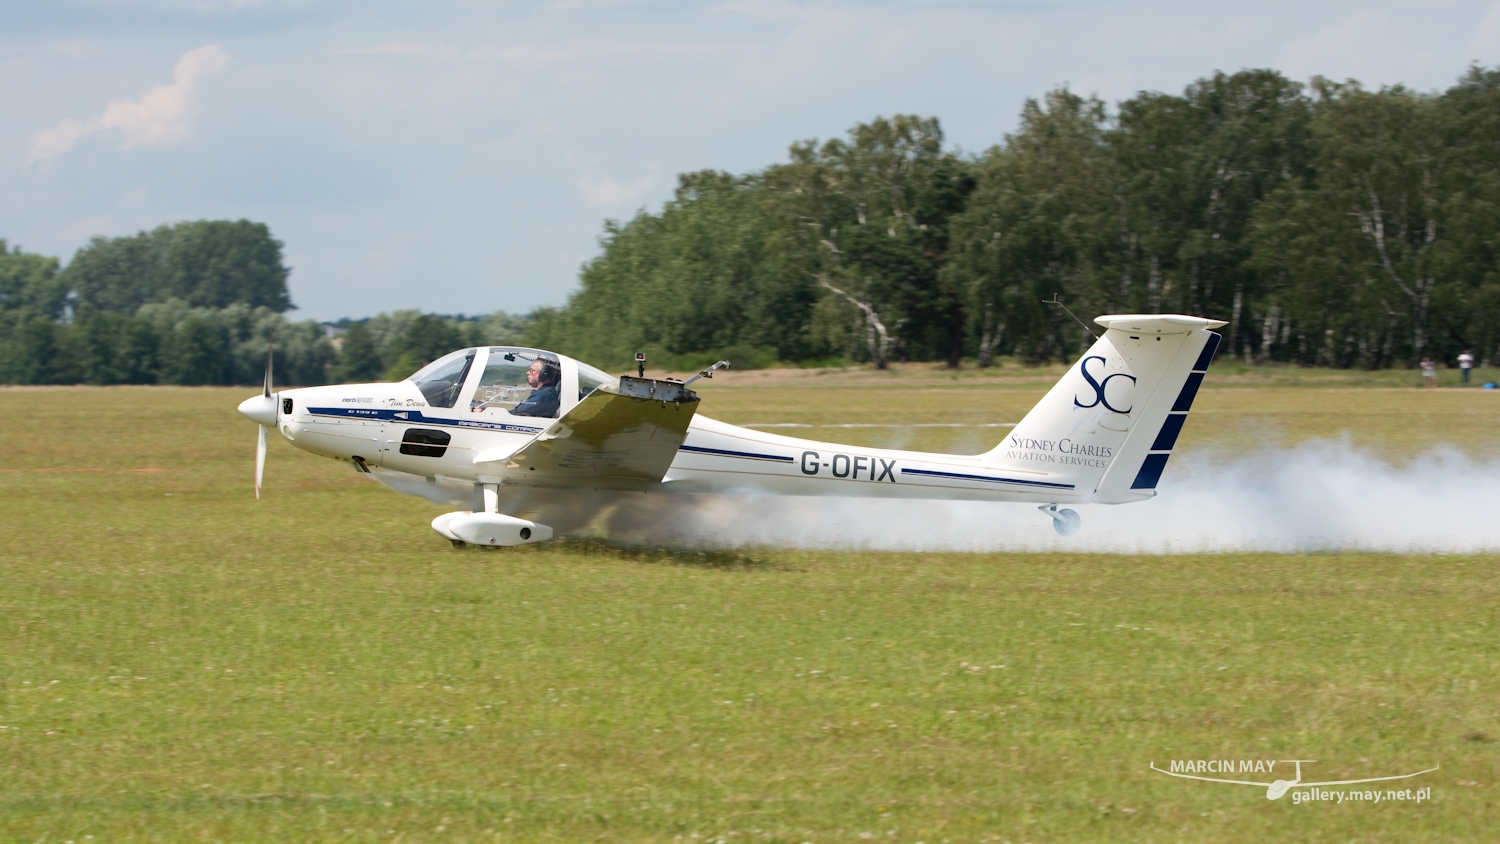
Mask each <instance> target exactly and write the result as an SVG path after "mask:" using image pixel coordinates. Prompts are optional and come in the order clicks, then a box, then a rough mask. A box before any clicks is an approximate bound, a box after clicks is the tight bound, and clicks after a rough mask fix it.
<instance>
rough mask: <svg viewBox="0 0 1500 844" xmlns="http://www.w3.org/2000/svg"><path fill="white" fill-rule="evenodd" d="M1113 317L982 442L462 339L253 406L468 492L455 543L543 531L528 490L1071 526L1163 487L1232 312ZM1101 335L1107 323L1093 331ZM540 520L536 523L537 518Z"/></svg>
mask: <svg viewBox="0 0 1500 844" xmlns="http://www.w3.org/2000/svg"><path fill="white" fill-rule="evenodd" d="M1094 321H1095V323H1097V324H1098V325H1099V326H1101V327H1103V329H1104V331H1103V332H1102V334H1100V335H1098V336H1097V338H1096V341H1095V343H1094V344H1093V345H1092V346H1091V347H1090V348H1089V349H1088V351H1086V352H1085V353H1084V354H1083V355H1082V356H1080V357H1079V359H1078V360H1077V361H1076V362H1075V363H1074V364H1073V365H1072V367H1070V368H1069V370H1068V371H1067V373H1066V374H1064V375H1063V376H1062V378H1061V379H1060V380H1059V381H1058V382H1057V383H1056V384H1055V385H1054V386H1053V387H1052V389H1051V390H1050V391H1049V392H1048V393H1047V395H1046V396H1045V397H1043V398H1042V400H1041V401H1040V402H1038V403H1037V404H1036V406H1035V407H1034V408H1032V410H1031V411H1030V412H1029V413H1027V414H1026V416H1025V418H1023V419H1022V420H1021V421H1020V422H1019V423H1017V424H1016V425H1015V427H1014V428H1013V429H1012V430H1011V433H1010V435H1009V436H1007V437H1006V438H1005V441H1004V442H1002V443H1000V444H999V445H998V446H996V447H995V448H993V449H992V450H990V451H988V452H985V453H983V454H977V455H962V454H937V453H927V452H914V451H900V450H893V449H880V448H864V447H860V446H850V445H842V444H837V443H827V442H817V441H814V440H807V439H800V438H796V437H788V436H781V435H778V434H773V433H767V432H763V431H758V430H752V429H749V428H744V427H740V426H737V425H731V424H728V423H725V422H720V421H718V420H715V419H710V418H708V417H706V416H703V415H701V414H699V413H698V412H697V411H698V406H699V404H700V399H699V397H698V394H697V393H695V392H694V391H693V390H691V389H690V386H691V384H692V383H693V382H695V381H697V380H698V379H699V378H712V377H713V372H714V371H715V370H716V369H718V368H720V367H727V366H728V365H729V364H728V363H727V362H725V361H720V362H719V363H717V364H715V365H714V366H712V367H709V368H708V369H705V370H703V371H702V372H700V373H699V374H698V375H696V376H693V377H692V378H689V379H687V380H686V381H677V380H671V379H656V378H647V377H645V368H644V363H645V356H644V355H641V354H637V355H636V360H637V367H636V375H634V376H631V375H621V376H619V377H615V376H611V375H608V374H606V373H605V372H603V371H602V370H599V369H597V368H595V367H593V366H590V365H588V364H586V363H584V362H583V361H579V360H574V359H573V358H570V357H567V356H566V355H560V354H555V353H553V352H548V351H545V350H541V349H529V348H522V347H515V346H481V347H475V348H468V349H460V350H458V351H455V352H452V353H450V354H448V355H445V356H443V357H440V358H438V359H437V360H435V361H433V362H432V363H429V364H428V365H426V366H424V367H422V368H421V369H420V370H418V371H417V372H416V373H414V374H413V375H412V376H411V377H409V378H407V379H406V380H404V381H397V382H393V383H373V384H340V385H334V386H323V387H302V388H297V389H290V390H279V391H277V390H274V389H273V385H272V379H271V362H270V359H269V356H268V359H267V365H266V375H265V381H264V384H263V386H262V392H261V395H258V396H254V397H252V398H249V399H246V400H245V401H244V402H243V403H241V404H240V406H239V412H240V413H242V414H244V415H245V416H246V417H247V418H249V419H250V420H251V421H252V422H256V423H257V424H259V425H260V439H259V444H258V447H257V450H256V458H255V494H256V497H257V498H259V497H260V492H261V483H262V480H263V475H264V471H265V458H266V441H267V435H268V432H269V431H271V430H275V431H276V432H277V433H278V434H279V435H280V436H281V437H282V438H283V439H285V440H286V441H287V442H289V443H291V444H292V445H293V446H294V447H296V448H299V449H302V450H304V451H308V452H311V453H313V454H318V455H322V456H324V457H329V458H333V459H335V460H339V461H343V462H345V463H348V464H350V465H351V466H352V467H353V468H354V470H355V471H357V472H362V473H367V474H372V475H374V476H376V478H377V479H378V480H382V481H384V482H385V483H387V484H388V485H390V486H392V487H393V488H396V489H398V490H400V491H404V492H412V493H415V494H420V495H423V496H425V497H428V498H430V499H432V500H434V501H469V502H471V503H470V506H469V509H466V510H456V511H453V512H448V513H444V514H443V515H441V516H438V517H437V518H436V519H434V520H433V522H432V528H433V530H435V531H437V533H439V534H440V535H442V536H443V537H444V538H446V539H448V540H449V541H450V542H452V543H453V545H454V546H455V547H464V546H466V545H477V546H484V547H490V548H495V547H506V546H516V545H523V544H530V543H536V542H543V541H546V540H548V539H551V538H552V537H553V536H554V533H555V532H554V530H553V527H552V526H549V525H548V524H544V523H542V522H541V521H539V520H538V519H539V518H541V517H542V515H545V514H539V513H538V512H536V511H535V508H534V507H532V505H531V504H529V503H528V500H529V499H528V496H527V493H528V492H536V491H543V490H546V491H550V493H549V494H551V495H553V496H557V495H561V496H563V497H569V496H572V497H573V498H574V499H576V500H582V499H583V498H584V497H586V496H583V495H582V493H591V492H595V491H613V492H635V493H652V494H656V493H704V492H712V493H760V494H778V495H832V496H863V497H879V498H921V499H950V500H970V501H995V502H1022V503H1032V504H1037V505H1039V506H1038V509H1039V510H1041V511H1042V512H1043V513H1045V514H1046V515H1047V516H1048V517H1050V518H1051V519H1052V523H1053V527H1054V528H1055V529H1056V530H1057V532H1058V533H1059V534H1062V535H1063V536H1071V535H1073V534H1075V533H1077V532H1078V530H1079V529H1080V527H1081V524H1082V519H1081V517H1080V516H1079V515H1078V513H1077V511H1075V510H1073V509H1071V507H1066V506H1063V505H1075V506H1076V505H1079V504H1086V503H1095V504H1125V503H1130V502H1136V501H1146V500H1149V499H1151V498H1152V497H1154V496H1155V495H1156V487H1157V484H1158V482H1159V481H1160V480H1161V476H1162V471H1163V469H1164V468H1165V467H1166V464H1167V460H1168V458H1169V457H1170V455H1171V453H1172V450H1173V448H1174V447H1175V445H1176V443H1177V438H1178V435H1179V434H1180V433H1181V431H1182V426H1183V423H1184V421H1185V420H1186V418H1187V414H1188V411H1189V410H1190V409H1191V407H1192V404H1193V398H1194V396H1196V395H1197V392H1198V388H1199V386H1200V385H1201V384H1202V382H1203V377H1204V374H1205V372H1206V371H1207V369H1208V365H1209V363H1210V362H1211V361H1212V360H1213V357H1214V352H1215V351H1216V350H1217V349H1218V347H1219V341H1220V335H1218V334H1216V333H1214V332H1213V330H1212V329H1215V328H1219V327H1221V326H1223V325H1225V323H1224V322H1223V321H1221V320H1214V319H1206V318H1203V317H1196V316H1183V315H1178V314H1111V315H1105V316H1100V317H1098V318H1096V319H1095V320H1094ZM1090 333H1093V332H1092V331H1090ZM525 516H530V518H524V517H525Z"/></svg>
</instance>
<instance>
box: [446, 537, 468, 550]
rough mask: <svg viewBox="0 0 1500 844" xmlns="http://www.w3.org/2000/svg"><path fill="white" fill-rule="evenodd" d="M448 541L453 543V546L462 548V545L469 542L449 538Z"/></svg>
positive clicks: (464, 545)
mask: <svg viewBox="0 0 1500 844" xmlns="http://www.w3.org/2000/svg"><path fill="white" fill-rule="evenodd" d="M448 541H449V542H452V543H453V547H454V548H463V547H466V546H467V545H468V544H469V543H467V542H465V541H463V540H462V539H450V540H448Z"/></svg>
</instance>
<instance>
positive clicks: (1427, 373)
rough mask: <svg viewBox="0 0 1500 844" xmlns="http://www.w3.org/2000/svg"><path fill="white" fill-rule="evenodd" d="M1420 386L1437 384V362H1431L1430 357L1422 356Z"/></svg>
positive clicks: (1434, 385)
mask: <svg viewBox="0 0 1500 844" xmlns="http://www.w3.org/2000/svg"><path fill="white" fill-rule="evenodd" d="M1422 386H1424V387H1436V386H1437V364H1435V363H1433V362H1432V358H1422Z"/></svg>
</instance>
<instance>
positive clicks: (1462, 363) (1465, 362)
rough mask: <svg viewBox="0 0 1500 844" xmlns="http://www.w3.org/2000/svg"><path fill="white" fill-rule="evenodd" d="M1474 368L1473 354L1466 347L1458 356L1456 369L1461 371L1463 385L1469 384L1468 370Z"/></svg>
mask: <svg viewBox="0 0 1500 844" xmlns="http://www.w3.org/2000/svg"><path fill="white" fill-rule="evenodd" d="M1473 368H1474V355H1473V354H1471V353H1470V352H1469V350H1468V349H1464V353H1463V354H1461V355H1459V356H1458V371H1459V372H1460V373H1462V377H1463V385H1464V386H1465V387H1467V386H1469V370H1471V369H1473Z"/></svg>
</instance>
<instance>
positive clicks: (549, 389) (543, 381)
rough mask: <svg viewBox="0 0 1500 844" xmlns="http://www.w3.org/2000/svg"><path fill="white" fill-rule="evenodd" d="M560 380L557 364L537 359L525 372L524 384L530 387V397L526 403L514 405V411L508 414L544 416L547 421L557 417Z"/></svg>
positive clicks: (560, 373)
mask: <svg viewBox="0 0 1500 844" xmlns="http://www.w3.org/2000/svg"><path fill="white" fill-rule="evenodd" d="M561 380H562V372H561V371H560V370H559V369H558V367H557V362H556V361H552V360H548V359H546V358H537V359H536V360H534V361H532V362H531V368H530V369H528V370H526V383H527V384H529V385H531V395H530V396H528V397H527V398H526V401H523V402H521V403H520V404H518V405H516V409H515V410H512V411H511V412H510V413H511V415H512V416H544V417H546V418H548V419H551V418H552V417H555V416H557V407H558V404H559V402H560V399H559V398H558V388H559V386H561V385H560V384H559V382H560V381H561Z"/></svg>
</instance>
